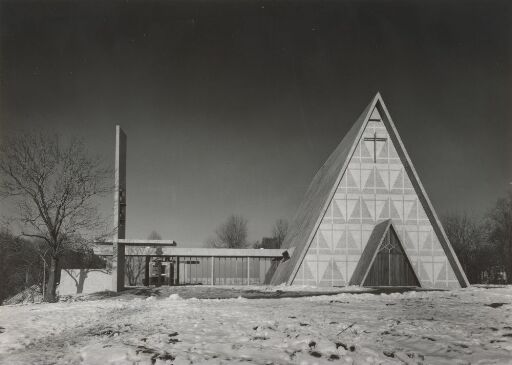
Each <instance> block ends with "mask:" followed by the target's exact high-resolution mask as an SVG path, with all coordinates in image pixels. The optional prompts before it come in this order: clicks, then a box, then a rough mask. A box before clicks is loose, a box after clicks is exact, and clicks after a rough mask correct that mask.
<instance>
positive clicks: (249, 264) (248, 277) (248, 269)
mask: <svg viewBox="0 0 512 365" xmlns="http://www.w3.org/2000/svg"><path fill="white" fill-rule="evenodd" d="M250 282H251V258H250V257H247V285H250Z"/></svg>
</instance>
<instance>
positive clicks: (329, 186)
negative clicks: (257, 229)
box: [271, 93, 469, 287]
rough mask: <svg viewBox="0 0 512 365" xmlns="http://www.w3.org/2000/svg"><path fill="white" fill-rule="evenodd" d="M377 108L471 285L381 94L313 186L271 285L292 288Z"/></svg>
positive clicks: (453, 263) (463, 281)
mask: <svg viewBox="0 0 512 365" xmlns="http://www.w3.org/2000/svg"><path fill="white" fill-rule="evenodd" d="M375 108H377V110H378V112H379V114H380V115H381V117H382V121H383V122H384V124H385V126H386V128H387V129H388V132H389V135H390V138H391V139H392V142H393V144H394V145H395V146H396V149H397V151H398V154H399V156H400V159H401V160H402V163H403V165H404V166H405V169H406V170H407V173H408V175H409V177H410V179H411V182H412V184H413V186H414V189H415V191H416V193H417V195H418V197H419V199H420V201H421V203H422V205H423V206H424V208H425V211H426V213H427V216H428V217H429V219H430V221H431V223H432V226H433V227H434V230H435V232H436V234H437V236H438V237H439V241H440V243H441V245H442V247H443V249H444V251H445V253H446V256H447V257H448V260H449V262H450V264H451V266H452V268H453V271H454V273H455V275H456V277H457V279H458V281H459V283H460V285H461V286H462V287H466V286H468V285H469V283H468V281H467V278H466V275H465V274H464V271H463V270H462V268H461V266H460V263H459V261H458V259H457V257H456V255H455V253H454V251H453V248H452V247H451V245H450V243H449V241H448V238H447V237H446V233H445V232H444V230H443V227H442V225H441V223H440V221H439V219H438V217H437V215H436V213H435V211H434V209H433V207H432V204H431V203H430V200H429V199H428V197H427V195H426V192H425V189H424V188H423V186H422V185H421V182H420V180H419V178H418V174H417V173H416V170H415V169H414V167H413V165H412V162H411V160H410V158H409V155H408V154H407V152H406V150H405V147H404V145H403V143H402V140H401V139H400V136H399V135H398V132H397V130H396V128H395V125H394V123H393V121H392V119H391V116H390V115H389V113H388V110H387V108H386V106H385V104H384V101H383V100H382V97H381V95H380V93H377V94H376V95H375V97H374V98H373V100H372V101H371V102H370V103H369V104H368V105H367V106H366V108H365V109H364V111H363V112H362V113H361V115H360V116H359V118H358V119H357V120H356V122H355V123H354V125H353V126H352V128H350V130H349V131H348V133H347V134H346V135H345V137H344V138H343V140H342V141H341V143H340V144H339V145H338V146H337V147H336V149H335V150H334V152H333V153H332V154H331V155H330V156H329V158H328V159H327V161H326V162H325V163H324V165H323V166H322V167H321V168H320V170H319V171H318V172H317V174H316V175H315V177H314V178H313V181H312V182H311V184H310V185H309V187H308V190H307V191H306V195H305V196H304V199H303V201H302V203H301V205H300V207H299V209H298V211H297V213H296V215H295V217H294V219H293V221H292V223H291V225H290V229H289V232H288V234H287V235H286V237H285V239H284V242H283V245H282V248H283V249H286V248H291V247H295V249H294V251H293V254H292V255H291V257H290V259H289V260H286V261H285V262H281V263H280V264H279V266H278V267H277V269H276V271H275V273H274V275H273V276H272V280H271V284H274V285H278V284H281V283H287V284H288V285H290V284H292V282H293V280H294V278H295V275H296V274H297V271H298V269H299V267H300V264H301V263H302V261H303V259H304V256H305V255H306V253H307V250H308V248H309V246H310V245H311V241H312V239H313V237H314V235H315V233H316V231H317V230H318V227H319V225H320V222H321V221H322V218H323V216H324V215H325V212H326V211H327V209H328V207H329V202H330V201H331V199H332V197H333V196H334V193H335V192H336V189H337V187H338V185H339V183H340V181H341V178H342V177H343V174H344V173H345V170H346V168H347V166H348V163H349V161H350V157H351V156H352V154H353V153H354V151H355V149H356V147H357V144H358V142H359V140H360V139H361V136H362V134H363V132H364V129H365V127H366V125H367V123H368V121H369V120H370V119H371V115H372V113H373V111H374V109H375Z"/></svg>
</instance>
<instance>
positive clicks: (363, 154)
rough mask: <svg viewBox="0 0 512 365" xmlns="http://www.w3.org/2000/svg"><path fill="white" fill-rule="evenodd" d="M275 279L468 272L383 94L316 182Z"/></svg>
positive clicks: (438, 280) (321, 280) (352, 281)
mask: <svg viewBox="0 0 512 365" xmlns="http://www.w3.org/2000/svg"><path fill="white" fill-rule="evenodd" d="M282 248H284V249H288V252H289V253H290V257H289V258H288V259H287V260H281V262H280V263H279V264H278V265H277V267H276V268H275V272H274V273H273V275H272V278H271V280H270V283H271V284H282V283H286V284H288V285H315V286H344V285H364V286H421V287H425V288H440V289H447V288H458V287H466V286H468V285H469V283H468V280H467V278H466V275H465V274H464V271H463V270H462V268H461V265H460V263H459V261H458V259H457V257H456V255H455V253H454V251H453V248H452V247H451V245H450V242H449V241H448V238H447V236H446V233H445V232H444V230H443V227H442V225H441V223H440V221H439V218H438V217H437V215H436V213H435V211H434V208H433V206H432V204H431V203H430V200H429V198H428V196H427V194H426V192H425V189H424V188H423V185H422V184H421V182H420V179H419V176H418V174H417V173H416V170H415V169H414V166H413V164H412V162H411V160H410V158H409V155H408V154H407V152H406V150H405V147H404V144H403V143H402V140H401V139H400V136H399V134H398V132H397V130H396V127H395V125H394V123H393V121H392V119H391V116H390V115H389V113H388V110H387V108H386V105H385V104H384V101H383V100H382V97H381V95H380V94H378V93H377V95H376V96H375V97H374V99H373V100H372V101H371V102H370V104H369V105H368V106H367V107H366V108H365V110H364V111H363V113H362V114H361V115H360V117H359V118H358V119H357V121H356V122H355V124H354V125H353V126H352V128H351V129H350V130H349V132H348V133H347V134H346V136H345V138H343V140H342V141H341V143H340V144H339V145H338V147H337V148H336V149H335V150H334V152H333V153H332V154H331V156H329V158H328V159H327V161H326V162H325V164H324V165H323V166H322V167H321V168H320V170H319V171H318V173H317V174H316V176H315V177H314V179H313V181H312V183H311V185H310V186H309V188H308V190H307V192H306V196H305V198H304V201H303V202H302V204H301V206H300V208H299V210H298V212H297V214H296V216H295V218H294V221H293V222H292V224H291V226H290V231H289V233H288V235H287V236H286V238H285V241H284V243H283V247H282Z"/></svg>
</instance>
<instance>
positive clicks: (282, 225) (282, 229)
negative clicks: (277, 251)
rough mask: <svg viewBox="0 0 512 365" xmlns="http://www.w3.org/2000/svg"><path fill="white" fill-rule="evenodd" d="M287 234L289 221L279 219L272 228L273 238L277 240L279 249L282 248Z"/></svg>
mask: <svg viewBox="0 0 512 365" xmlns="http://www.w3.org/2000/svg"><path fill="white" fill-rule="evenodd" d="M287 233H288V221H287V220H286V219H278V220H277V221H276V223H275V224H274V227H273V228H272V238H273V239H275V240H276V244H277V247H278V248H281V245H282V244H283V241H284V238H285V237H286V234H287Z"/></svg>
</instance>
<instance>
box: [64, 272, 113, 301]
mask: <svg viewBox="0 0 512 365" xmlns="http://www.w3.org/2000/svg"><path fill="white" fill-rule="evenodd" d="M68 271H69V273H68ZM70 274H71V275H72V276H73V277H74V278H75V279H76V280H78V279H79V275H80V269H70V270H67V271H66V270H61V273H60V284H59V287H58V288H57V291H58V293H59V295H71V294H77V287H76V283H75V281H74V280H73V278H72V277H71V275H70ZM104 290H112V277H111V276H110V274H107V273H105V272H102V271H91V272H88V273H87V276H86V278H85V281H84V287H83V292H82V293H95V292H99V291H104Z"/></svg>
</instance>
